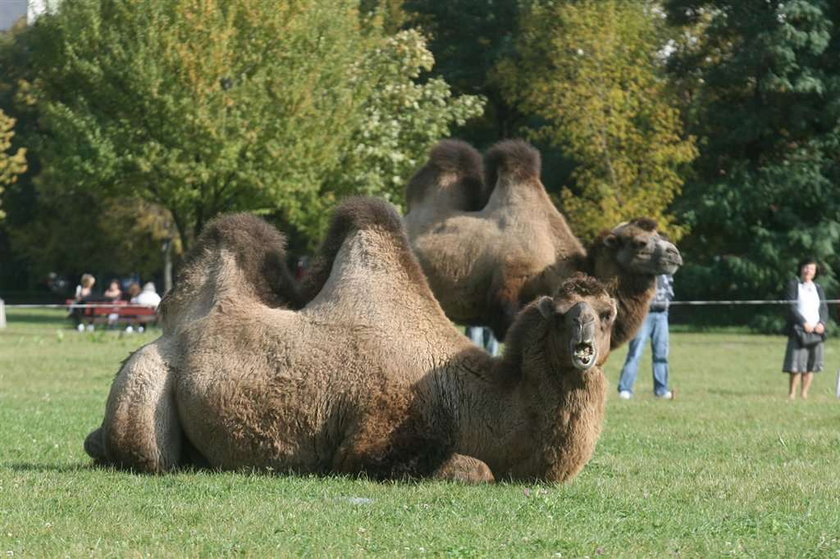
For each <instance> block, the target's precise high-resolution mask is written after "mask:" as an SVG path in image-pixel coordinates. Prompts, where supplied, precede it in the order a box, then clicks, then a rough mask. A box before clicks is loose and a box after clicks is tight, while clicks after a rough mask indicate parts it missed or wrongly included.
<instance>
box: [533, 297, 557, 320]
mask: <svg viewBox="0 0 840 559" xmlns="http://www.w3.org/2000/svg"><path fill="white" fill-rule="evenodd" d="M537 310H538V311H540V314H541V315H542V316H543V318H551V317H552V316H554V313H555V312H556V309H555V308H554V299H552V298H551V297H549V296H548V295H543V296H542V297H540V300H539V301H537Z"/></svg>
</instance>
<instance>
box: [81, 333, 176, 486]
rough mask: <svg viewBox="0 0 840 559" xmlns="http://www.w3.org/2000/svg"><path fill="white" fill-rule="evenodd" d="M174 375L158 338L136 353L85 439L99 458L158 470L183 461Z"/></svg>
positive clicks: (115, 464) (166, 468)
mask: <svg viewBox="0 0 840 559" xmlns="http://www.w3.org/2000/svg"><path fill="white" fill-rule="evenodd" d="M173 386H174V379H173V378H172V375H171V373H170V369H169V367H168V366H167V363H166V361H165V360H164V358H163V356H162V355H161V347H160V345H159V343H157V342H156V343H152V344H149V345H147V346H145V347H143V348H141V349H139V350H138V351H137V352H135V353H134V354H133V355H132V356H131V357H129V358H128V360H127V361H126V362H125V363H124V364H123V366H122V368H121V369H120V371H119V373H117V377H116V378H115V379H114V382H113V384H112V385H111V393H110V394H109V396H108V403H107V405H106V409H105V419H104V420H103V422H102V426H101V427H100V428H98V429H96V430H94V431H93V432H92V433H91V434H90V435H88V437H87V439H86V440H85V451H86V452H87V453H88V454H89V455H90V456H91V457H92V458H93V459H94V460H95V461H96V462H97V463H98V464H104V465H113V466H118V467H122V468H128V469H133V470H137V471H141V472H149V473H159V472H164V471H167V470H171V469H172V468H175V467H177V466H178V465H179V464H180V462H181V453H182V446H183V445H182V440H183V433H182V430H181V426H180V424H179V421H178V414H177V410H176V407H175V401H174V397H173Z"/></svg>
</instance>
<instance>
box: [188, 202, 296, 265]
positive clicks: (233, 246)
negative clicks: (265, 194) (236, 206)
mask: <svg viewBox="0 0 840 559" xmlns="http://www.w3.org/2000/svg"><path fill="white" fill-rule="evenodd" d="M220 248H224V249H227V250H229V251H231V252H233V253H234V254H235V255H236V256H237V258H238V259H244V260H249V259H251V258H250V257H251V256H252V255H257V254H260V253H265V252H276V253H279V254H281V255H283V254H285V252H286V238H285V237H284V236H283V234H282V233H280V231H278V230H277V229H276V228H274V227H272V226H271V225H269V224H268V223H266V222H265V221H263V220H262V219H260V218H258V217H256V216H253V215H251V214H247V213H237V214H228V215H222V216H219V217H217V218H215V219H213V220H212V221H210V223H208V224H207V226H205V228H204V231H202V233H201V235H200V236H199V237H198V240H197V241H196V244H195V249H194V250H193V251H192V256H196V255H199V254H201V252H202V251H203V250H207V249H210V250H214V249H220Z"/></svg>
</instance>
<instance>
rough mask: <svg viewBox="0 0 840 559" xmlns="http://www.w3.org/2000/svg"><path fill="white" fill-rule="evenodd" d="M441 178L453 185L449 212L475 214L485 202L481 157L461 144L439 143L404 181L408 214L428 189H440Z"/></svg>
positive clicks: (421, 199)
mask: <svg viewBox="0 0 840 559" xmlns="http://www.w3.org/2000/svg"><path fill="white" fill-rule="evenodd" d="M444 175H450V177H451V178H450V179H449V181H451V182H452V184H456V185H457V188H456V190H457V193H456V194H455V196H456V198H458V199H457V200H454V201H453V202H452V205H453V207H452V208H451V209H455V210H462V211H469V210H476V209H478V208H479V207H480V206H481V205H482V204H483V203H484V202H485V201H486V200H484V199H483V198H484V196H485V193H484V175H483V168H482V162H481V154H480V153H478V151H477V150H476V149H475V148H474V147H472V146H471V145H470V144H468V143H467V142H464V141H462V140H441V141H440V142H438V143H437V144H435V146H434V147H432V149H431V151H430V152H429V160H428V162H426V164H425V165H424V166H423V167H422V168H421V169H420V170H419V171H417V172H416V173H415V174H414V176H412V177H411V179H410V180H409V181H408V186H407V187H406V200H407V201H408V206H409V211H411V207H412V206H413V205H415V204H419V203H420V202H421V201H423V200H424V198H425V197H426V195H427V193H428V192H429V190H430V189H433V188H434V187H438V188H440V187H441V186H442V184H441V180H442V178H443V176H444ZM444 180H445V179H444ZM450 188H451V187H450Z"/></svg>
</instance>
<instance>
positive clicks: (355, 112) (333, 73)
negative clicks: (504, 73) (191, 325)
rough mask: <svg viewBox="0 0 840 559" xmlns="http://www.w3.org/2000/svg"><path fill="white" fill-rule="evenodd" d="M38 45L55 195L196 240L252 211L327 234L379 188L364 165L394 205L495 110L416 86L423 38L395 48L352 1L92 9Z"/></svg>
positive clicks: (48, 20) (37, 92)
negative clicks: (123, 211)
mask: <svg viewBox="0 0 840 559" xmlns="http://www.w3.org/2000/svg"><path fill="white" fill-rule="evenodd" d="M27 34H28V35H29V36H28V37H27V39H26V40H27V43H28V45H29V52H30V53H31V55H30V56H31V58H30V60H29V63H30V64H31V67H32V68H33V72H32V74H33V75H32V76H31V79H30V80H29V81H28V83H29V85H30V86H31V92H32V95H33V96H34V98H35V104H36V107H37V111H38V114H39V117H40V120H39V122H40V125H41V126H42V127H43V129H44V131H45V132H46V133H45V134H40V135H38V136H37V137H36V135H34V134H33V135H32V137H31V140H32V142H33V143H32V147H33V149H35V150H37V152H38V155H39V156H40V157H41V159H42V163H43V172H42V173H41V176H40V177H39V194H40V196H41V198H42V199H43V200H44V201H45V203H46V204H49V200H62V199H65V198H67V197H68V196H70V197H73V196H75V195H84V196H87V195H88V194H93V195H95V196H96V197H101V198H107V199H111V198H140V199H142V200H144V201H146V202H148V203H152V204H155V205H156V206H159V207H162V208H165V209H166V210H168V211H169V212H170V214H171V216H172V219H173V222H174V224H175V227H176V229H177V231H178V232H179V234H180V237H181V240H182V242H183V244H184V245H187V244H188V243H189V241H190V239H191V238H193V237H194V235H195V234H197V233H198V232H199V231H200V229H201V228H202V227H203V225H204V223H206V221H207V220H208V219H210V218H211V217H213V216H214V215H216V214H218V213H220V212H222V211H236V210H249V211H262V212H264V213H276V214H278V215H279V217H280V219H282V220H283V221H284V222H286V223H288V224H291V225H292V226H294V227H295V228H297V229H298V230H300V231H302V232H303V233H304V234H305V235H307V236H309V237H310V238H313V239H314V238H317V237H318V234H319V232H320V230H321V228H322V227H323V225H324V216H325V215H326V213H327V212H326V210H327V209H328V207H329V206H330V205H331V204H333V203H334V201H335V199H336V197H337V196H338V195H340V194H344V193H349V192H352V191H355V190H357V186H358V184H359V181H360V180H361V179H365V178H370V175H368V176H367V177H361V176H360V175H361V173H360V172H359V169H362V168H365V167H370V168H375V167H376V166H377V165H379V166H380V167H381V168H382V169H383V170H384V171H387V172H389V173H391V175H390V176H387V177H385V178H380V180H379V182H378V183H376V184H369V183H368V184H366V185H365V186H366V191H368V192H372V193H377V194H392V195H394V193H395V192H396V190H397V189H396V187H395V183H396V182H397V181H396V180H394V173H397V174H398V173H403V174H407V173H408V172H409V170H407V169H408V165H407V164H405V163H402V161H403V160H404V161H407V162H411V161H414V160H416V159H417V158H419V157H420V154H421V153H422V152H424V151H425V150H426V149H428V147H429V144H431V143H432V142H433V141H434V139H436V138H431V135H432V134H440V133H441V132H445V131H446V129H447V125H448V124H449V122H452V121H457V120H463V119H466V118H468V117H469V116H471V115H474V114H476V113H478V112H479V110H480V109H479V107H478V103H477V100H475V99H462V100H455V99H453V98H452V96H451V94H450V92H449V90H448V88H447V87H446V85H445V84H444V83H442V82H440V81H433V82H429V83H427V84H423V85H417V84H415V83H414V82H413V81H412V76H416V75H417V72H418V71H419V68H422V67H423V66H424V65H425V66H428V65H429V64H431V61H430V60H428V53H427V52H426V51H425V49H424V45H423V42H422V40H420V39H419V37H416V36H413V35H410V34H409V35H401V36H398V37H396V38H393V39H390V40H389V39H388V38H387V37H386V36H385V35H384V34H383V33H382V31H381V30H380V28H379V26H378V24H377V19H376V18H364V17H361V16H360V14H359V10H358V3H357V2H352V1H339V2H336V1H325V0H322V1H317V0H309V1H306V0H299V1H295V2H280V3H278V2H274V1H269V0H255V1H253V2H244V1H236V2H233V1H229V0H138V1H137V2H130V3H129V2H122V1H118V0H77V1H74V2H64V3H62V4H61V7H60V9H59V10H58V12H57V13H56V14H55V15H51V16H45V17H43V18H41V19H40V20H39V21H38V23H37V24H36V25H35V26H34V27H33V28H32V29H31V30H30V31H28V32H27ZM412 64H414V65H415V66H414V67H412ZM412 68H413V69H412ZM401 71H407V72H408V73H407V74H405V73H400V72H401ZM394 110H398V111H399V114H398V115H394V114H392V111H394ZM372 116H375V117H378V118H379V119H380V121H379V122H377V123H371V122H370V119H371V117H372ZM400 127H402V128H400ZM411 127H414V128H411ZM386 128H387V130H386ZM393 128H399V129H397V130H393ZM39 138H40V139H39ZM385 139H387V140H388V143H387V145H386V146H383V145H381V142H382V141H383V140H385ZM387 150H390V151H387ZM351 152H352V153H351ZM383 162H389V164H388V165H386V164H384V163H383ZM345 164H348V165H349V169H348V172H347V173H345V172H344V170H343V168H342V166H343V165H345Z"/></svg>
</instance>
